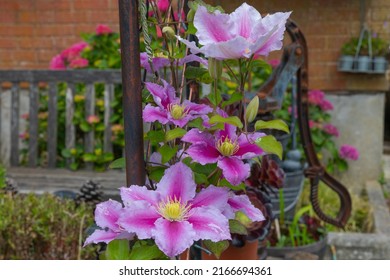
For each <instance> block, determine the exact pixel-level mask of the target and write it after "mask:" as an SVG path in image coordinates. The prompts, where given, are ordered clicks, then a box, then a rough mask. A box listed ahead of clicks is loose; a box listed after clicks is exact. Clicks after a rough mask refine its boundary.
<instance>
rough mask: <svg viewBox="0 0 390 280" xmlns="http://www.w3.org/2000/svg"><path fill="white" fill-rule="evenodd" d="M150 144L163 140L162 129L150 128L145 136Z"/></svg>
mask: <svg viewBox="0 0 390 280" xmlns="http://www.w3.org/2000/svg"><path fill="white" fill-rule="evenodd" d="M145 138H146V139H147V140H149V141H150V143H151V144H158V143H160V142H164V141H165V134H164V132H163V131H162V130H151V131H149V132H148V133H147V134H146V137H145Z"/></svg>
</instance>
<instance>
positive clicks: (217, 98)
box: [207, 90, 222, 106]
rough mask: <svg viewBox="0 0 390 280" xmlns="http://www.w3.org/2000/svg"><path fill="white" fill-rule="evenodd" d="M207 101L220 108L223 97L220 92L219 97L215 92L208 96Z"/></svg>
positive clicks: (218, 92)
mask: <svg viewBox="0 0 390 280" xmlns="http://www.w3.org/2000/svg"><path fill="white" fill-rule="evenodd" d="M207 99H208V100H209V101H210V102H211V104H213V105H214V106H219V104H220V103H221V102H222V96H221V93H220V91H219V90H217V95H215V93H214V92H212V93H210V94H209V95H208V96H207Z"/></svg>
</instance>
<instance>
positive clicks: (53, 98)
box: [47, 82, 58, 168]
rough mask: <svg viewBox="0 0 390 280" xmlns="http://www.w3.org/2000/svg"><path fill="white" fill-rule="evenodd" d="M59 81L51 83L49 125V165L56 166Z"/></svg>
mask: <svg viewBox="0 0 390 280" xmlns="http://www.w3.org/2000/svg"><path fill="white" fill-rule="evenodd" d="M57 94H58V93H57V83H55V82H51V83H49V105H48V106H49V116H48V125H47V153H48V167H49V168H55V167H56V161H57V130H58V128H57V126H58V124H57V120H58V111H57V99H58V98H57Z"/></svg>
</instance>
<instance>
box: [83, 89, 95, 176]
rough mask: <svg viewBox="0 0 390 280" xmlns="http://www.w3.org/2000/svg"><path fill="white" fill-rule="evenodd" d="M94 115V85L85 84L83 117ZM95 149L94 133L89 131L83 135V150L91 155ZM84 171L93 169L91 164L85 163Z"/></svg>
mask: <svg viewBox="0 0 390 280" xmlns="http://www.w3.org/2000/svg"><path fill="white" fill-rule="evenodd" d="M91 115H95V85H94V84H93V83H92V84H87V91H86V94H85V117H86V118H87V119H88V117H89V116H91ZM94 147H95V132H94V130H91V131H89V132H86V133H85V135H84V149H85V151H86V152H87V153H93V152H94ZM85 167H86V169H89V170H91V169H92V168H93V163H92V162H87V163H86V166H85Z"/></svg>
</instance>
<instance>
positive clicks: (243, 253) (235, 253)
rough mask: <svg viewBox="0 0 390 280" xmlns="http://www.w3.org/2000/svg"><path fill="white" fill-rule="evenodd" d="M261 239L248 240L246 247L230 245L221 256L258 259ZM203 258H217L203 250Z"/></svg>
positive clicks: (224, 258) (225, 258) (222, 258)
mask: <svg viewBox="0 0 390 280" xmlns="http://www.w3.org/2000/svg"><path fill="white" fill-rule="evenodd" d="M258 247H259V241H257V240H256V241H253V242H248V241H247V242H246V243H245V245H244V247H235V246H229V248H227V249H226V250H225V251H224V252H223V253H222V254H221V257H220V258H219V259H220V260H258V259H259V256H258ZM202 260H217V258H216V257H215V256H214V255H209V254H207V253H205V252H202Z"/></svg>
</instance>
